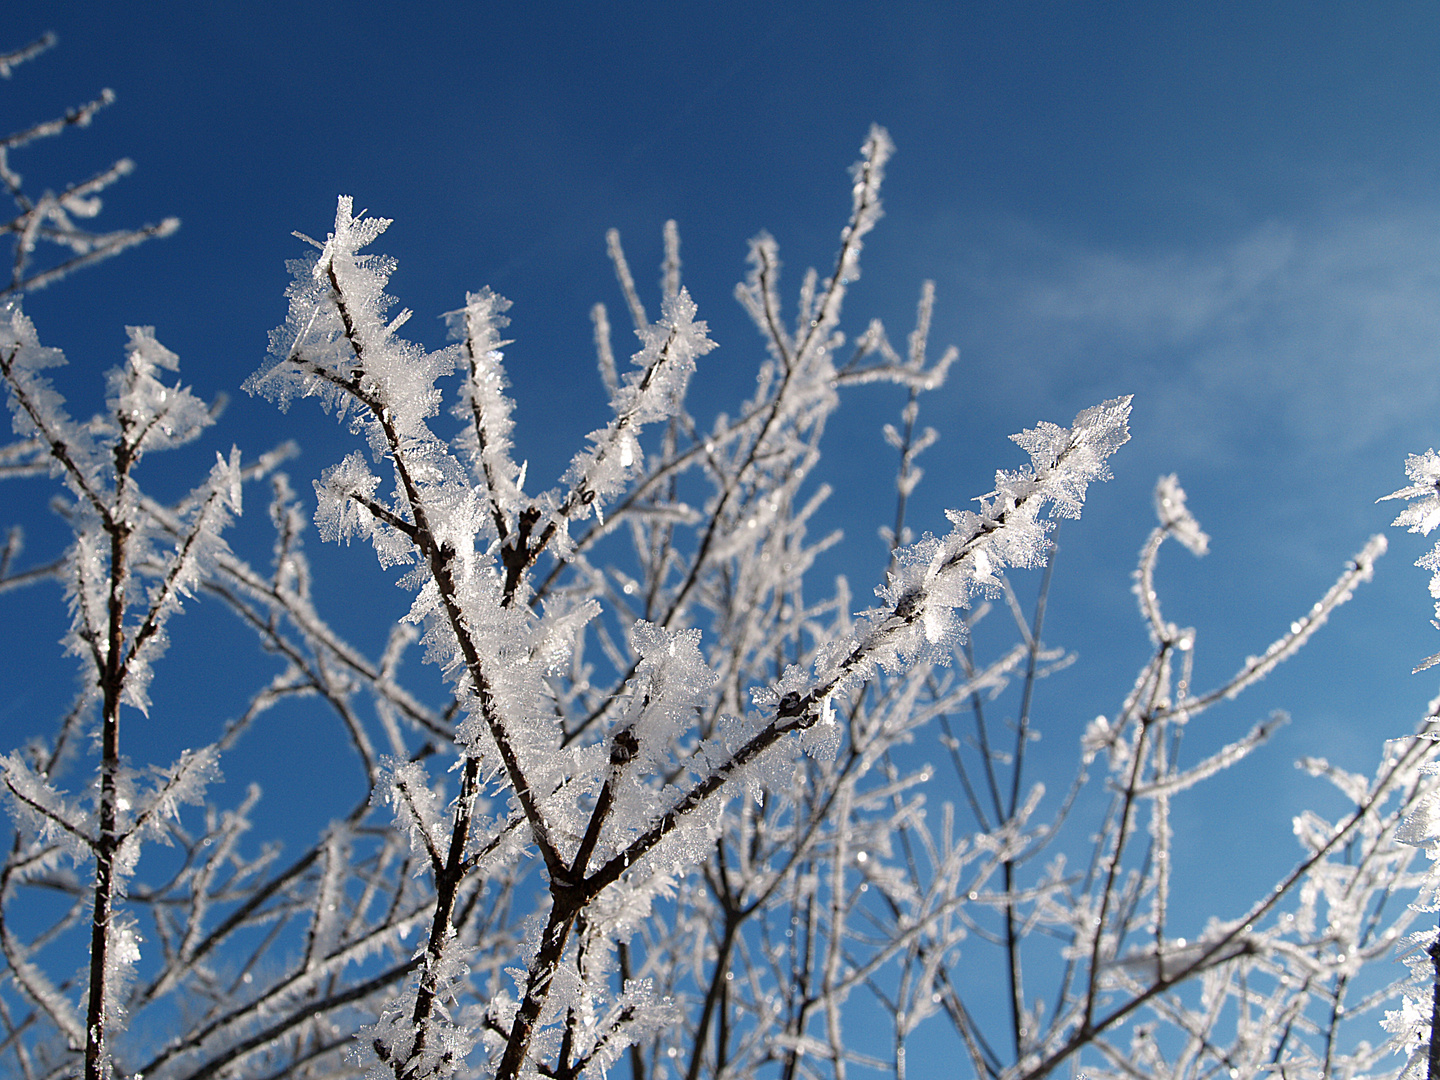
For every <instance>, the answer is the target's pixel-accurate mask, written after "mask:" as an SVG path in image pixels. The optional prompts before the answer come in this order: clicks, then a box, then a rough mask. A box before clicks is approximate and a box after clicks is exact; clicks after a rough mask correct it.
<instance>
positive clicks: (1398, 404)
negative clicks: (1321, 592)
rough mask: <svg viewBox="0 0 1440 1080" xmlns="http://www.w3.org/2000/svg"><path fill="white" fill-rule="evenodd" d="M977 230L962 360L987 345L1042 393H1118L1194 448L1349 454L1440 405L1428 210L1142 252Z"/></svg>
mask: <svg viewBox="0 0 1440 1080" xmlns="http://www.w3.org/2000/svg"><path fill="white" fill-rule="evenodd" d="M978 242H979V243H981V244H982V245H986V246H988V247H989V248H990V250H989V251H987V252H986V253H985V256H984V264H985V271H984V274H983V275H982V274H981V273H980V272H979V270H978V269H977V265H976V264H975V263H972V264H970V265H968V266H966V267H964V268H963V269H962V270H961V271H960V272H959V274H958V278H959V281H958V283H959V284H960V285H961V286H962V287H963V288H964V291H965V292H966V293H968V294H969V295H970V296H972V297H978V298H983V299H982V303H981V308H982V309H984V310H981V311H977V312H975V313H974V321H973V322H972V321H971V318H970V317H969V316H968V315H967V319H966V322H967V325H968V327H969V329H970V331H971V332H973V334H974V339H973V340H972V342H971V348H972V353H971V355H972V358H974V352H975V351H976V350H978V351H980V352H981V353H982V355H983V354H987V353H988V354H989V355H991V356H992V357H993V358H994V360H995V362H997V363H1003V364H1007V365H1009V366H1010V369H1011V370H1012V371H1014V372H1018V373H1019V374H1018V375H1012V376H1011V378H1012V380H1016V381H1019V382H1023V383H1024V384H1026V385H1025V387H1024V388H1025V389H1027V390H1029V391H1031V392H1034V391H1035V390H1036V389H1040V390H1041V391H1042V393H1045V394H1046V395H1047V396H1051V397H1055V398H1066V397H1068V396H1069V393H1070V390H1071V388H1079V387H1082V386H1083V387H1087V388H1088V387H1089V386H1090V385H1092V384H1093V385H1101V384H1103V386H1104V387H1105V388H1107V389H1108V388H1109V387H1111V386H1112V385H1113V386H1115V387H1122V386H1123V387H1125V388H1128V389H1132V390H1134V391H1136V392H1137V393H1139V394H1140V395H1141V396H1142V398H1141V402H1139V403H1137V404H1140V406H1141V413H1142V416H1143V413H1144V412H1147V411H1148V413H1149V415H1150V416H1151V417H1152V419H1153V421H1154V422H1155V423H1158V424H1162V425H1164V426H1167V427H1168V428H1170V429H1171V430H1170V434H1171V436H1172V437H1173V439H1174V440H1175V443H1176V448H1177V449H1183V450H1186V451H1188V452H1189V453H1190V454H1194V455H1206V456H1212V455H1216V454H1220V455H1229V454H1232V453H1233V452H1235V451H1236V449H1237V447H1238V446H1240V445H1243V444H1247V443H1249V444H1253V443H1254V442H1256V441H1257V440H1260V441H1265V442H1268V443H1270V444H1271V445H1272V446H1274V447H1275V449H1277V450H1278V451H1280V452H1282V453H1294V454H1305V455H1314V456H1321V457H1323V456H1328V455H1343V454H1350V453H1354V452H1356V451H1359V450H1361V449H1363V448H1365V447H1367V446H1370V445H1372V444H1373V443H1375V442H1376V441H1377V440H1382V439H1383V438H1384V437H1385V436H1386V435H1387V434H1391V433H1393V432H1394V431H1395V430H1396V429H1397V428H1407V427H1414V426H1417V425H1419V424H1420V423H1421V422H1422V421H1424V420H1425V419H1426V418H1427V417H1429V418H1436V417H1440V213H1437V212H1436V211H1435V210H1434V209H1432V208H1417V207H1389V208H1386V209H1385V210H1383V211H1370V212H1353V211H1352V212H1344V211H1342V212H1336V213H1334V214H1331V215H1329V216H1326V217H1322V218H1318V219H1314V220H1310V221H1307V222H1304V223H1284V224H1268V225H1265V226H1263V227H1260V228H1256V229H1253V230H1252V231H1250V232H1249V233H1247V234H1245V235H1242V236H1238V237H1232V238H1230V239H1227V240H1225V241H1222V242H1217V243H1214V244H1211V245H1208V246H1203V247H1202V246H1192V247H1187V248H1183V249H1180V250H1173V251H1159V252H1156V251H1150V252H1145V253H1140V254H1136V253H1128V252H1117V251H1107V250H1101V249H1096V248H1090V247H1085V246H1083V245H1080V244H1076V243H1070V242H1066V241H1063V240H1060V239H1057V238H1054V237H1046V236H1043V235H1041V234H1039V233H1037V232H1036V231H1035V230H1033V229H1018V228H1009V229H1005V230H995V231H990V232H988V234H987V235H986V236H985V237H984V238H982V239H980V240H979V241H978ZM967 243H970V244H974V243H976V241H975V240H974V239H970V240H968V241H967ZM972 250H973V248H972ZM997 267H998V268H999V269H998V272H997ZM982 278H983V280H982ZM1015 389H1021V387H1020V386H1016V387H1015Z"/></svg>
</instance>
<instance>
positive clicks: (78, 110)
mask: <svg viewBox="0 0 1440 1080" xmlns="http://www.w3.org/2000/svg"><path fill="white" fill-rule="evenodd" d="M54 44H55V35H53V34H46V35H45V36H44V37H41V38H39V39H37V40H35V41H32V42H31V43H30V44H29V45H26V46H24V47H22V48H19V49H16V50H14V51H13V52H7V53H0V78H6V79H8V78H9V77H10V73H11V70H12V69H13V68H14V67H15V66H16V65H17V64H23V63H25V62H26V61H27V60H32V59H34V58H35V57H36V56H39V55H40V54H41V53H43V52H45V51H46V50H47V49H49V48H51V47H52V46H53V45H54ZM114 100H115V94H114V92H113V91H111V90H102V91H101V92H100V96H99V97H97V98H95V99H94V100H93V101H87V102H85V103H84V104H83V105H76V106H75V107H74V108H72V109H69V110H67V111H66V112H65V115H63V116H58V117H56V118H54V119H53V120H45V121H42V122H41V123H38V124H32V125H31V126H30V127H27V128H22V129H21V130H19V131H15V132H12V133H11V134H9V135H5V136H3V137H0V184H3V185H4V187H5V192H6V194H8V195H9V196H10V198H11V200H13V201H14V203H15V216H14V217H13V218H11V219H10V220H9V221H7V222H5V223H4V225H3V226H0V231H3V232H5V233H6V234H7V235H8V236H9V237H10V242H11V244H12V246H13V248H14V254H13V258H12V259H11V264H10V272H9V276H10V280H9V282H8V283H6V284H4V285H3V286H0V297H4V296H10V295H12V294H14V293H18V292H21V291H24V290H29V291H33V290H35V289H41V288H44V287H45V286H46V285H49V284H50V283H51V282H53V281H56V280H58V279H59V278H62V277H64V276H65V275H66V274H68V273H70V271H72V270H75V269H78V268H79V267H82V266H88V265H90V264H91V263H96V262H99V261H101V260H102V259H108V258H110V257H111V256H112V255H118V254H119V253H120V252H122V251H124V250H126V249H127V248H132V247H134V246H135V245H136V244H141V243H144V242H145V241H146V240H149V239H152V238H153V237H158V236H168V235H169V234H170V233H172V232H174V231H175V230H176V229H178V228H179V227H180V222H179V220H178V219H176V218H166V219H165V220H164V221H162V222H160V223H159V224H158V225H144V226H142V227H140V228H138V229H119V230H114V231H110V232H93V231H91V230H90V229H88V228H86V227H85V226H83V225H81V224H80V222H85V221H89V220H90V219H92V218H94V217H95V215H97V214H98V213H99V212H100V193H101V192H102V191H104V190H105V189H106V188H108V187H109V186H110V185H111V184H113V183H115V181H117V180H119V179H120V178H121V177H122V176H126V175H128V174H129V173H130V172H131V171H133V170H134V168H135V163H134V162H133V161H131V160H130V159H129V158H121V159H120V160H119V161H117V162H115V163H114V164H113V165H111V166H110V167H109V168H106V169H102V170H101V171H100V172H98V173H96V174H95V175H94V176H92V177H90V178H89V179H87V180H81V181H78V182H76V183H72V184H67V185H66V186H65V188H64V189H63V190H61V191H58V192H57V191H46V192H45V193H44V194H43V195H34V194H32V193H27V192H26V191H25V189H24V187H23V185H22V180H21V176H20V174H19V173H18V172H16V171H15V169H14V168H13V167H12V166H11V164H10V153H11V151H13V150H19V149H21V148H23V147H25V146H28V145H29V144H31V143H33V142H35V141H36V140H38V139H49V138H54V137H55V136H56V135H59V134H60V133H61V132H63V131H65V129H66V128H72V127H88V126H89V124H90V121H91V120H93V119H94V117H95V114H96V113H98V112H99V111H100V110H101V109H103V108H105V107H106V106H108V105H110V104H111V103H112V102H113V101H114ZM42 243H43V245H44V247H41V245H42ZM37 248H39V249H40V251H41V252H53V257H47V256H45V255H43V254H37Z"/></svg>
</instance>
